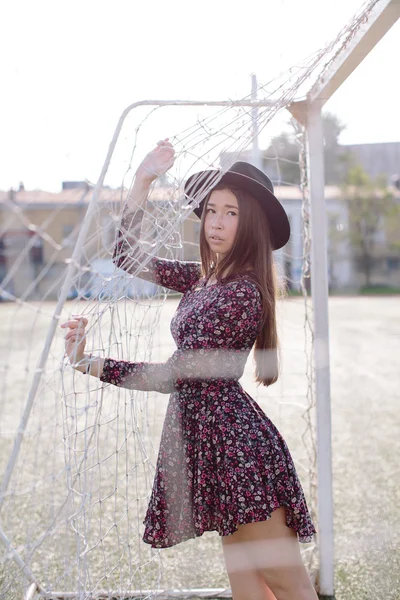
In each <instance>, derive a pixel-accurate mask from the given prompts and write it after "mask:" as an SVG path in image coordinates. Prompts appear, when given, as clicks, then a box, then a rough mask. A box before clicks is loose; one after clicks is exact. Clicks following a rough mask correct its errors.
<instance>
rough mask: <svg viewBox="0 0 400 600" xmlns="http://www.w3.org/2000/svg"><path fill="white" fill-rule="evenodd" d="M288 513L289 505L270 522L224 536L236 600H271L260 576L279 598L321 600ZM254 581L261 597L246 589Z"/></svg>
mask: <svg viewBox="0 0 400 600" xmlns="http://www.w3.org/2000/svg"><path fill="white" fill-rule="evenodd" d="M285 513H286V509H285V508H279V509H277V510H275V511H274V512H273V513H272V515H271V518H270V519H268V520H267V521H261V522H259V523H248V524H247V525H239V526H238V531H236V532H235V533H234V534H232V535H229V536H224V537H223V538H222V544H223V550H224V557H225V563H226V567H227V571H228V575H229V579H230V581H231V585H232V582H233V585H234V589H232V594H233V598H234V600H253V599H254V600H255V598H257V600H258V598H262V599H263V600H265V599H267V598H268V596H266V595H265V594H266V593H268V591H266V590H265V587H264V596H262V595H261V594H262V589H263V588H262V586H261V583H260V580H259V579H258V578H261V580H262V581H263V582H264V584H265V585H266V586H267V590H268V588H269V593H270V594H271V593H272V594H274V596H275V598H276V600H318V596H317V593H316V591H315V589H314V587H313V585H312V582H311V579H310V577H309V575H308V572H307V569H306V568H305V566H304V563H303V560H302V557H301V553H300V546H299V542H298V540H297V534H296V532H295V531H294V530H293V529H291V528H290V527H288V526H287V525H286V514H285ZM251 574H252V575H251ZM246 581H248V582H249V583H248V584H246ZM251 582H253V583H251ZM250 584H251V585H252V586H253V588H254V589H257V590H258V591H257V593H258V594H259V595H258V596H254V595H253V594H252V593H250V591H246V589H245V586H246V585H247V587H248V586H249V585H250ZM256 586H258V587H256ZM272 598H273V596H272ZM268 600H269V599H268Z"/></svg>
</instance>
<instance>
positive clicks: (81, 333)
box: [65, 329, 86, 341]
mask: <svg viewBox="0 0 400 600" xmlns="http://www.w3.org/2000/svg"><path fill="white" fill-rule="evenodd" d="M73 337H74V338H76V339H78V338H79V339H80V340H81V341H82V340H84V339H85V337H86V335H85V332H84V331H79V330H76V329H71V331H68V333H67V334H66V335H65V339H66V340H69V339H71V338H73Z"/></svg>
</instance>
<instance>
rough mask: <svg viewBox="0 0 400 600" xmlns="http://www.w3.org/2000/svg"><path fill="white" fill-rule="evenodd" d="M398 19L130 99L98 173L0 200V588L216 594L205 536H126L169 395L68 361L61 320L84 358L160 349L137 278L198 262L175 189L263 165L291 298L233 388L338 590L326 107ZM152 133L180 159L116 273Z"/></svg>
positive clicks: (193, 223) (153, 289)
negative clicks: (199, 176)
mask: <svg viewBox="0 0 400 600" xmlns="http://www.w3.org/2000/svg"><path fill="white" fill-rule="evenodd" d="M399 11H400V5H399V4H398V2H393V1H391V2H390V1H387V0H381V1H371V2H369V3H368V4H366V5H364V6H363V7H362V8H361V9H360V11H358V13H357V14H356V15H355V16H354V18H353V19H352V20H351V22H349V24H348V25H347V26H346V27H344V28H343V30H342V31H340V32H339V34H338V35H337V36H336V37H335V38H334V39H333V40H332V42H331V43H330V44H328V45H327V46H326V47H324V48H322V49H320V50H319V51H318V52H316V53H314V54H313V55H312V56H310V57H308V59H307V60H305V61H303V62H302V63H300V64H298V65H296V66H295V67H293V68H291V69H289V70H286V71H284V72H282V73H280V74H279V75H278V76H277V77H276V78H275V79H274V80H272V81H269V82H268V83H266V84H261V83H257V82H256V80H255V78H254V79H253V89H252V92H251V94H249V96H248V97H244V98H241V99H239V100H229V101H228V100H221V101H215V100H214V101H208V100H207V99H201V100H199V101H185V100H181V101H180V100H174V101H158V100H146V101H142V102H136V103H135V104H132V105H131V106H129V107H128V108H127V109H126V110H125V111H124V113H123V114H122V116H121V118H120V119H119V121H118V124H117V127H116V130H115V133H114V135H113V138H112V140H111V142H110V146H109V149H108V152H107V156H106V160H105V162H104V165H103V167H102V170H101V173H100V176H99V179H98V182H97V184H96V185H91V184H89V183H88V184H87V185H86V187H82V188H80V189H79V190H65V192H64V193H62V194H60V195H59V196H58V197H56V195H54V194H53V195H47V196H46V194H45V193H44V192H33V193H28V192H26V191H24V190H20V191H15V192H13V193H9V194H6V195H4V196H3V197H2V198H1V205H0V215H1V221H0V240H1V245H0V258H1V263H0V266H1V267H2V268H3V272H2V281H1V283H0V298H1V300H2V302H0V314H1V320H0V321H1V325H0V326H1V329H2V331H1V337H2V340H3V344H4V358H3V360H2V362H1V368H2V386H1V391H0V395H1V401H0V465H1V474H2V480H1V488H0V559H1V560H0V594H1V597H4V598H7V599H10V600H14V599H17V598H18V599H21V598H23V597H24V598H25V599H26V600H29V599H30V600H32V599H33V598H47V599H48V600H50V599H53V600H56V599H57V600H64V599H67V598H77V599H81V600H83V599H89V598H90V599H93V600H94V599H98V600H99V599H103V598H104V599H106V598H118V599H119V600H122V599H127V598H153V597H154V598H159V599H160V598H165V599H167V598H179V597H182V598H183V597H192V598H207V597H208V598H216V597H221V598H229V597H230V592H229V587H228V582H227V578H226V574H225V570H224V565H223V560H222V551H221V548H220V540H219V538H218V536H217V535H216V534H214V533H208V534H204V535H203V536H202V537H201V538H199V539H196V540H189V541H188V542H185V543H183V544H180V545H178V546H176V547H173V548H169V549H165V550H162V551H158V550H153V549H151V548H149V547H148V546H146V545H145V544H143V542H142V540H141V533H142V521H143V518H144V514H145V510H146V507H147V501H148V499H149V494H150V491H151V485H152V480H153V475H154V469H155V460H156V456H157V448H158V443H159V439H160V432H161V427H162V423H163V418H164V414H165V410H166V406H167V396H162V395H160V394H155V393H147V392H141V391H128V390H124V389H121V388H116V387H114V386H104V385H102V384H101V383H100V382H99V380H98V379H95V378H92V377H84V376H82V375H81V374H80V373H78V372H76V371H74V370H73V369H72V368H71V367H70V366H69V364H68V361H67V360H66V358H65V357H64V340H63V336H62V334H61V333H60V332H59V329H58V325H59V323H60V322H62V320H66V319H67V318H68V317H70V316H71V315H72V314H74V313H75V314H84V315H85V316H86V317H87V318H88V320H89V326H88V340H87V350H88V351H90V352H93V353H95V354H97V355H101V356H104V357H107V356H113V357H115V358H119V359H127V360H132V361H163V360H166V359H167V358H168V357H169V356H170V354H171V353H172V352H173V350H174V344H173V340H172V337H171V334H170V331H169V323H170V320H171V317H172V315H173V313H174V311H175V309H176V307H177V303H178V301H179V297H178V296H177V295H176V294H175V295H174V294H173V293H171V292H169V291H168V290H166V289H164V288H160V287H158V286H155V285H153V284H150V283H148V282H147V281H146V280H143V279H142V278H141V277H140V274H141V273H143V271H145V270H146V264H147V261H148V260H149V259H150V257H151V256H154V255H158V256H162V257H166V258H174V259H182V260H199V254H198V244H197V240H198V232H199V221H198V219H197V218H195V217H194V215H193V214H192V210H193V205H190V206H189V205H188V204H187V202H186V200H185V197H184V194H183V192H182V184H183V182H184V180H185V179H186V178H187V177H188V176H189V175H190V174H192V173H194V172H197V171H200V170H202V169H206V168H221V169H222V172H223V171H224V170H227V169H228V168H229V167H230V166H231V165H232V164H233V162H235V161H236V160H238V159H244V160H248V161H250V162H253V163H254V164H256V165H257V166H259V167H260V168H263V169H264V170H265V171H266V172H267V173H268V174H269V175H270V177H271V179H272V180H273V182H274V185H275V192H276V195H277V197H278V198H279V199H280V200H281V201H282V202H283V204H284V205H285V207H286V208H287V211H288V214H289V216H290V218H291V221H292V237H291V240H290V243H289V244H288V245H287V246H286V247H285V248H284V249H283V250H282V251H278V252H277V254H276V262H277V266H278V271H279V273H280V277H281V281H282V283H283V282H286V285H287V286H288V287H289V288H290V289H291V290H292V291H293V293H294V294H297V295H298V297H297V298H296V297H294V298H290V299H287V300H282V301H281V302H280V303H279V306H278V321H279V327H280V330H279V332H280V340H281V346H282V357H283V373H282V376H281V377H280V379H279V380H278V382H277V383H276V384H275V385H274V386H272V387H271V388H269V389H265V388H264V389H260V388H257V387H256V386H255V383H254V381H253V378H252V373H253V363H252V361H251V360H249V361H248V364H247V366H246V369H245V374H244V378H243V387H244V388H245V389H246V390H247V391H248V392H249V393H250V394H251V395H252V396H253V398H254V399H255V400H256V401H257V402H258V403H259V404H260V406H261V407H262V408H263V409H264V410H265V412H266V413H267V414H268V416H269V417H270V418H271V420H272V421H273V422H274V423H275V424H276V425H277V427H278V428H279V429H280V431H281V432H282V434H283V436H284V438H285V439H286V441H287V442H288V445H289V448H290V449H291V452H292V454H293V457H294V460H295V463H296V467H297V470H298V473H299V476H300V479H301V481H302V484H303V487H304V490H305V493H306V496H307V501H308V504H309V507H310V509H311V513H312V516H313V520H314V522H315V524H316V527H317V530H318V536H317V538H316V542H314V543H310V544H307V545H305V547H304V548H303V549H302V550H303V553H304V560H305V563H306V564H307V566H308V568H309V570H310V573H311V574H312V577H313V579H314V581H315V583H316V586H317V589H318V590H319V592H320V596H321V598H325V599H328V598H333V594H334V586H333V508H332V482H331V448H330V392H329V390H330V386H329V344H328V339H329V338H328V317H327V295H328V282H327V265H326V223H325V205H324V201H323V197H324V175H323V137H322V126H321V108H322V106H323V104H324V102H325V101H326V100H327V99H328V98H329V97H330V95H332V94H333V93H334V91H335V90H336V89H337V87H339V85H340V84H341V83H342V82H343V81H344V80H345V79H346V77H348V76H349V75H350V73H351V72H352V71H353V70H354V68H355V67H356V66H357V64H358V63H359V62H360V61H361V60H362V59H363V57H364V56H365V55H366V54H367V53H368V52H369V51H370V49H371V48H372V47H373V46H374V44H376V42H377V41H378V40H379V39H380V37H382V36H383V35H384V33H385V32H386V31H387V29H389V27H390V26H391V25H392V24H393V23H394V22H395V21H396V19H397V18H398V17H399ZM299 98H300V100H299ZM288 117H292V121H291V124H290V125H286V123H287V120H288ZM284 126H287V140H289V142H290V144H292V145H293V147H294V148H296V155H295V157H294V158H293V160H290V161H289V162H290V165H291V168H290V169H288V168H287V166H288V159H287V157H286V155H285V157H284V158H283V156H282V155H281V154H282V149H281V147H280V145H279V143H277V142H276V136H277V134H278V133H279V131H281V130H282V127H284ZM166 136H168V137H169V138H170V140H171V142H172V143H173V144H174V147H175V149H176V155H177V158H176V161H175V164H174V166H173V168H172V169H171V170H170V171H169V172H168V173H167V175H166V176H165V177H163V178H161V179H160V180H157V181H156V182H155V184H154V185H153V187H152V189H151V192H150V195H149V198H148V202H147V205H146V210H145V218H144V222H143V225H142V230H141V236H140V239H138V242H137V243H138V244H139V246H140V250H141V256H142V257H143V259H142V260H141V262H140V263H138V264H137V271H136V273H134V274H131V275H127V274H126V273H125V272H123V271H121V270H120V269H118V268H117V267H116V266H115V265H114V264H113V262H112V253H113V247H114V242H115V231H116V227H117V226H118V222H119V218H120V214H121V210H122V207H123V205H124V202H125V200H126V198H127V197H128V195H129V193H130V190H131V186H132V180H133V175H134V173H135V169H136V167H137V166H138V164H139V162H140V160H141V158H142V157H143V155H144V154H145V153H146V152H147V151H148V150H149V149H150V148H151V147H152V145H153V143H154V141H157V139H159V138H160V137H166ZM50 196H51V197H50ZM310 276H311V277H310ZM310 278H311V295H310V293H309V292H310V289H309V281H310Z"/></svg>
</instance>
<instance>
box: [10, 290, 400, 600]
mask: <svg viewBox="0 0 400 600" xmlns="http://www.w3.org/2000/svg"><path fill="white" fill-rule="evenodd" d="M176 305H177V300H176V299H171V300H168V301H167V302H166V303H165V305H164V307H163V309H162V312H161V314H160V315H159V316H160V320H159V324H158V325H157V328H156V332H155V334H154V345H155V348H156V350H157V351H156V352H154V353H153V355H152V358H153V360H165V359H166V358H167V357H168V356H169V355H170V354H171V353H172V352H173V349H174V344H173V341H172V338H171V336H170V333H169V322H170V318H171V316H172V314H173V312H174V310H175V308H176ZM86 306H87V305H84V304H82V305H81V308H80V309H85V307H86ZM53 309H54V305H52V304H51V303H48V304H46V305H44V307H43V310H42V312H40V313H38V312H37V311H35V310H26V309H25V308H24V307H20V308H19V309H18V310H17V311H16V307H15V306H14V305H12V304H9V303H5V304H0V328H1V330H0V333H1V352H2V357H4V358H3V359H2V364H3V367H4V370H3V373H2V378H3V379H2V381H3V385H2V389H1V396H0V468H1V471H0V472H1V473H2V472H3V471H4V468H5V464H6V462H7V459H8V456H9V454H10V452H11V448H12V444H13V440H14V436H15V431H16V428H17V427H18V423H19V420H20V416H21V414H22V410H23V407H24V405H25V402H26V396H27V390H28V389H29V386H30V382H31V378H32V373H33V369H34V365H35V364H36V361H37V357H38V355H39V353H40V352H41V350H42V347H43V340H44V338H45V335H46V331H47V329H48V326H49V323H50V318H51V315H52V311H53ZM71 310H73V312H76V311H77V306H76V304H72V303H70V304H67V305H66V306H65V310H64V314H63V316H67V315H68V314H69V312H71ZM155 311H156V308H155ZM126 313H128V317H127V316H126ZM143 314H146V315H147V316H146V318H147V319H148V323H149V327H150V326H151V323H152V322H154V317H155V314H156V312H152V311H151V310H150V311H148V310H144V311H143ZM121 315H123V316H124V319H122V320H121V319H117V323H118V327H119V329H120V331H122V334H121V337H122V338H123V339H124V340H126V348H127V351H129V348H131V349H132V348H133V347H134V344H133V342H132V340H131V339H130V337H129V335H128V333H129V331H128V330H129V329H131V328H132V327H131V325H132V323H133V322H134V323H137V322H138V318H137V317H138V315H136V317H135V316H134V317H132V315H129V308H128V310H127V311H125V310H124V311H122V310H121ZM63 316H62V318H63ZM279 321H280V323H281V340H282V350H283V373H282V377H281V378H280V380H279V381H278V383H277V384H276V385H275V386H273V387H272V388H271V389H270V390H265V389H263V390H260V389H259V388H257V387H256V386H255V385H254V383H253V382H252V370H253V369H252V364H251V361H250V360H249V361H248V363H247V367H246V372H245V375H244V377H243V380H242V385H243V387H244V388H245V389H246V390H247V391H248V392H249V393H250V394H252V395H253V397H254V398H255V399H256V400H257V402H259V404H260V405H261V406H262V408H263V409H264V410H265V412H266V413H267V414H268V416H269V417H270V418H271V419H272V421H273V422H274V423H275V424H276V425H277V427H278V428H279V429H280V431H281V432H282V434H283V435H284V437H285V439H286V441H287V442H288V445H289V448H290V450H291V452H292V454H293V457H294V459H295V462H296V466H297V467H298V472H299V475H300V478H301V480H302V482H303V485H304V488H305V491H306V494H308V491H309V480H308V466H307V464H308V463H307V444H308V448H309V442H307V439H308V433H309V432H308V429H307V425H306V423H305V420H304V413H305V411H306V408H307V400H306V391H307V380H306V377H305V369H306V357H305V353H304V305H303V301H302V299H299V298H292V299H290V300H286V301H285V302H282V303H281V305H280V306H279ZM105 324H106V321H104V327H105ZM141 327H142V329H141V331H148V329H146V326H144V325H143V321H142V324H141ZM143 327H144V329H143ZM125 330H126V332H128V333H126V332H125ZM330 330H331V340H330V341H331V381H332V436H333V479H334V480H333V484H334V528H335V578H336V598H337V600H364V599H365V600H372V599H374V600H398V599H399V598H400V510H399V506H400V467H399V456H400V436H399V433H400V410H399V409H400V374H399V357H400V300H399V298H397V297H392V298H391V297H375V298H374V297H359V298H357V297H348V298H337V297H335V298H331V299H330ZM124 332H125V333H126V335H125V333H124ZM115 338H116V339H118V334H117V333H116V334H115ZM144 339H146V338H144ZM101 342H102V343H100V341H99V344H98V345H99V347H105V342H104V340H101ZM124 343H125V342H124ZM62 346H63V340H62V334H60V333H57V336H56V338H55V340H54V343H53V346H52V351H51V356H50V359H49V361H48V366H47V370H46V373H45V375H44V377H43V384H42V385H41V386H40V389H39V393H38V396H37V399H36V401H35V405H34V409H33V412H32V415H31V418H30V420H29V425H28V429H27V435H26V437H25V441H24V443H23V446H22V450H21V455H20V460H19V461H18V463H17V467H16V468H15V470H14V473H13V477H12V480H11V484H10V488H9V495H8V497H7V498H6V501H5V504H4V507H3V512H2V513H1V515H0V523H1V526H2V527H3V529H4V531H5V533H6V534H7V535H8V537H9V538H10V539H11V540H12V542H13V544H14V546H15V547H16V548H17V549H18V552H19V553H20V554H21V555H22V556H23V557H24V559H25V560H26V561H27V562H28V563H29V564H30V566H31V568H32V570H33V571H34V573H35V574H36V573H38V574H39V577H40V580H41V581H42V582H43V584H44V585H45V586H48V587H51V586H53V588H52V589H64V590H67V588H68V586H69V587H70V588H71V586H75V587H78V586H79V585H81V586H84V585H86V586H89V587H90V586H92V588H94V587H96V586H97V589H100V588H102V589H107V588H108V589H111V588H113V587H114V589H115V588H116V587H118V586H119V587H123V586H129V587H131V588H132V587H134V588H139V587H142V588H149V587H153V586H161V587H164V588H172V587H180V586H184V587H227V586H228V582H227V578H226V575H225V572H224V567H223V562H222V555H221V549H220V541H219V538H218V536H217V535H216V534H215V533H209V534H205V535H204V536H203V537H202V538H200V539H197V540H190V541H188V542H185V543H184V544H181V545H179V546H177V547H175V548H171V549H167V550H163V551H161V553H158V552H154V551H151V550H150V549H149V548H148V547H147V546H146V545H145V544H143V543H142V542H141V540H140V528H141V518H142V516H143V512H144V510H145V508H146V503H147V498H146V495H147V494H148V491H149V489H150V486H151V482H152V475H153V470H154V461H155V457H156V451H157V445H158V440H159V435H160V431H161V426H162V421H163V416H164V414H165V409H166V406H167V401H168V396H166V395H159V394H151V395H150V397H149V398H147V397H145V395H144V394H138V395H137V396H136V397H135V400H134V401H133V402H132V401H131V400H130V397H129V394H127V393H125V392H121V393H115V389H114V390H112V389H110V388H109V389H107V390H105V392H102V391H101V389H100V386H98V385H97V383H98V382H97V380H95V379H94V378H86V379H84V378H82V376H80V375H79V374H78V375H77V376H76V377H75V378H73V376H72V373H71V372H70V371H68V370H67V371H66V372H65V374H64V377H63V379H60V378H59V377H58V376H55V375H54V373H58V372H59V367H60V358H61V356H62ZM112 349H113V351H114V352H117V346H115V345H114V346H113V345H112ZM140 358H142V357H140ZM132 360H138V357H135V358H132ZM89 379H90V383H89V384H88V383H87V382H88V381H89ZM87 385H90V387H91V394H90V403H89V404H88V401H87V398H88V396H87V394H86V386H87ZM63 388H64V398H65V399H66V402H64V403H63V402H62V397H63V393H62V392H63ZM146 424H149V425H150V429H149V433H146V427H145V426H146ZM303 436H305V437H306V446H304V444H303V441H302V438H303ZM127 473H128V474H129V478H128V477H127ZM85 490H86V491H87V490H89V492H90V493H87V492H85ZM100 500H101V501H100ZM127 507H128V510H127ZM73 529H74V530H75V533H74V531H73ZM304 549H305V550H306V555H307V552H308V550H307V548H304ZM78 555H79V557H80V558H79V560H78V559H77V556H78ZM1 556H2V550H1V549H0V557H1ZM6 564H7V567H6V571H7V572H3V578H4V580H6V579H7V580H10V578H11V577H13V576H15V577H16V579H15V580H14V583H13V584H12V586H11V587H10V588H8V591H7V595H5V596H4V597H6V598H10V599H13V598H14V597H15V598H17V597H18V598H20V595H19V593H20V585H21V586H22V585H23V583H24V582H23V579H22V577H21V576H20V575H16V572H17V569H15V568H14V567H13V566H12V563H10V562H7V563H6ZM1 568H2V567H1V563H0V580H1ZM4 569H5V567H4V566H3V571H4ZM105 573H107V579H104V575H105ZM102 578H103V579H102ZM17 582H19V583H17ZM78 582H80V583H78ZM1 589H2V588H1V585H0V590H1ZM4 589H6V588H5V583H4V582H3V590H4ZM0 596H1V592H0Z"/></svg>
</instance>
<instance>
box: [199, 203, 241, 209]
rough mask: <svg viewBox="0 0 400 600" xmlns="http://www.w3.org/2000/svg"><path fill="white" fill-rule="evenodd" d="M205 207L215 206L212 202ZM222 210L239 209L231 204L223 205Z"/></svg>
mask: <svg viewBox="0 0 400 600" xmlns="http://www.w3.org/2000/svg"><path fill="white" fill-rule="evenodd" d="M207 206H215V204H214V203H213V202H209V203H208V204H207ZM224 208H234V209H235V210H238V208H239V207H238V206H234V205H233V204H224Z"/></svg>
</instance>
